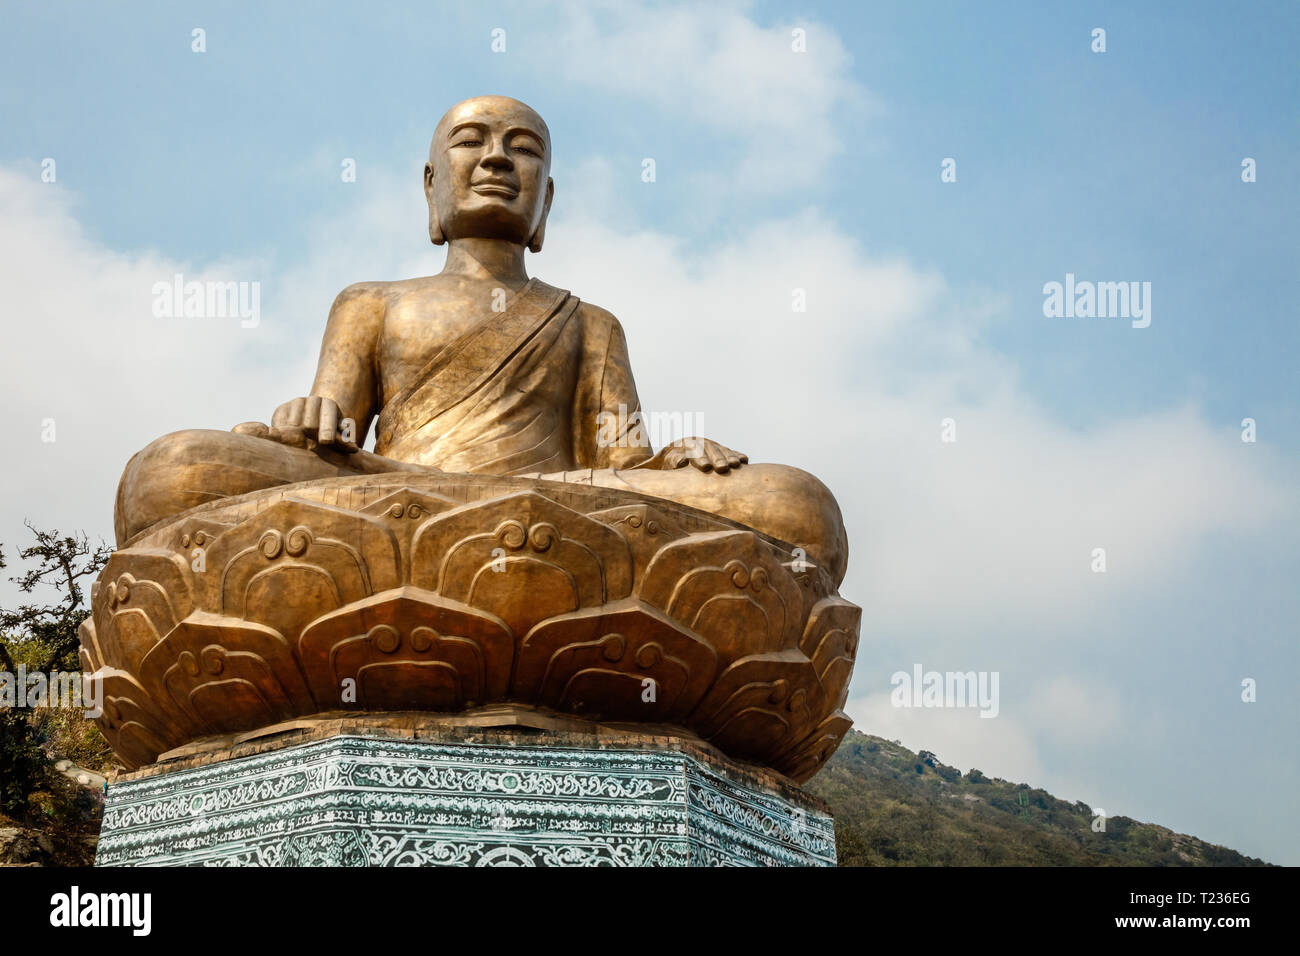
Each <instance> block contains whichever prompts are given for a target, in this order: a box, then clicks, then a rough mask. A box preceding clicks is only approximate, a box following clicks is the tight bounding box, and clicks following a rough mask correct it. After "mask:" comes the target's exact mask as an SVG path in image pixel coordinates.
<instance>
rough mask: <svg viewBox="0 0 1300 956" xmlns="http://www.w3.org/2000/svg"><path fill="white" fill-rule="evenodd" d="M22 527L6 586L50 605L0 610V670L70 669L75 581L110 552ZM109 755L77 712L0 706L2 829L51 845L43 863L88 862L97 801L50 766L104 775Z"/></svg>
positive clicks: (82, 612) (76, 642) (82, 603)
mask: <svg viewBox="0 0 1300 956" xmlns="http://www.w3.org/2000/svg"><path fill="white" fill-rule="evenodd" d="M27 527H28V528H29V530H31V532H32V534H33V535H34V537H35V543H34V544H32V545H31V546H29V547H27V548H24V549H22V550H21V551H19V557H20V558H21V559H22V560H23V561H24V562H25V563H26V568H25V570H24V571H23V573H22V574H20V575H18V576H17V577H13V578H10V580H11V581H13V582H14V583H16V584H17V585H18V587H19V589H20V590H21V591H22V593H23V594H27V595H36V594H39V593H49V592H52V599H49V600H45V601H39V600H34V601H32V602H31V603H27V604H23V605H21V606H19V607H17V608H12V609H0V669H3V670H7V671H10V672H13V671H16V669H17V667H18V665H23V666H24V667H25V668H26V670H27V672H28V673H32V672H35V671H41V672H44V673H46V674H49V673H50V672H53V671H80V670H81V663H80V661H79V659H78V656H79V655H78V650H79V647H80V639H79V637H78V634H77V628H78V627H79V626H80V625H81V622H82V621H83V620H84V619H85V618H86V616H87V615H88V613H89V611H88V608H87V607H86V600H85V592H84V590H83V586H82V582H83V581H84V580H85V579H86V578H88V577H90V578H93V577H94V576H95V575H96V574H98V573H99V571H100V569H101V568H102V567H103V566H104V564H105V562H106V561H107V560H108V556H109V554H111V549H110V548H108V547H107V546H106V545H104V544H103V543H102V542H101V543H99V544H97V545H91V544H90V543H89V541H88V540H87V538H86V536H85V535H84V534H74V535H63V534H60V533H59V532H58V531H40V530H38V529H36V528H34V527H32V526H31V525H30V524H29V525H28V526H27ZM3 567H5V560H4V555H3V553H0V568H3ZM38 589H39V591H38ZM110 758H111V752H110V750H109V748H108V744H107V742H106V741H105V740H104V738H103V736H102V735H101V734H100V732H99V729H98V728H97V727H95V725H94V724H92V723H91V722H90V721H89V720H87V719H86V717H85V716H84V714H83V713H82V712H81V711H79V710H62V709H57V708H45V707H42V708H36V709H31V710H27V709H24V710H14V709H11V708H7V707H0V826H4V825H8V824H6V823H5V821H4V819H3V818H8V819H9V820H10V821H12V822H13V823H16V824H19V825H22V826H25V827H28V828H35V829H39V830H40V831H41V832H42V833H43V834H45V835H46V836H48V837H49V838H50V844H49V845H52V846H53V847H54V848H55V851H54V857H53V862H56V863H61V864H65V865H77V864H81V865H85V864H89V863H90V862H92V861H93V854H94V844H93V840H94V836H95V834H96V833H98V830H99V819H98V818H99V812H100V799H99V795H98V794H96V793H94V792H93V791H91V790H88V789H87V788H85V787H81V786H78V785H77V784H75V783H73V782H72V781H71V780H69V779H68V778H67V777H66V776H64V775H63V774H61V773H59V772H58V771H57V770H56V769H55V768H54V763H55V761H57V760H59V759H68V760H71V761H72V762H73V763H74V764H76V765H77V766H79V767H85V768H87V769H90V770H97V771H99V772H104V771H106V770H107V769H108V766H109V763H110Z"/></svg>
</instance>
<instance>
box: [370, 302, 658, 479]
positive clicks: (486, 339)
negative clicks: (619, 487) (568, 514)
mask: <svg viewBox="0 0 1300 956" xmlns="http://www.w3.org/2000/svg"><path fill="white" fill-rule="evenodd" d="M639 409H640V403H639V401H638V399H637V395H636V385H635V383H634V382H633V379H632V371H631V366H630V363H629V361H628V358H627V345H626V342H625V340H624V338H623V332H622V329H621V328H620V327H619V326H618V323H617V321H615V320H614V319H613V317H612V316H609V315H608V313H604V312H602V311H601V310H592V309H590V308H587V309H583V308H581V302H580V301H579V299H578V298H577V297H576V296H573V295H570V294H569V293H568V292H567V291H565V290H563V289H556V288H554V287H552V286H549V285H547V284H546V283H544V282H541V281H539V280H537V279H530V280H529V281H528V283H527V285H525V286H524V288H523V289H522V290H520V292H519V293H518V294H517V295H516V296H515V297H514V299H512V300H511V302H510V303H509V305H507V307H506V309H505V311H503V312H499V313H493V314H492V315H490V316H488V317H486V318H484V319H483V320H481V321H480V322H478V323H477V324H475V325H473V326H471V327H470V328H469V329H467V330H466V331H465V332H463V333H461V335H459V336H458V337H457V338H456V339H455V340H453V341H452V342H449V343H448V344H447V345H446V346H444V347H443V348H442V349H440V350H439V351H438V352H437V353H436V354H435V355H434V356H433V357H432V358H430V360H429V361H428V363H427V364H426V365H425V366H424V367H423V368H422V369H421V370H420V371H419V373H417V374H416V376H415V377H414V379H412V381H411V382H410V383H409V384H408V385H407V386H406V387H405V388H403V389H402V390H401V391H400V392H398V393H397V394H396V395H394V396H393V397H392V398H391V399H389V401H388V402H387V404H386V405H385V406H384V409H383V411H382V412H381V413H380V416H379V421H378V423H377V426H376V436H375V451H376V453H378V454H380V455H384V456H385V457H388V458H395V459H397V460H399V461H404V462H411V463H414V464H421V465H431V466H433V467H435V468H440V469H442V470H443V471H452V472H466V473H471V474H473V473H478V474H492V475H517V474H530V473H537V472H559V471H566V470H571V469H578V468H605V467H627V466H629V465H631V464H633V463H635V462H636V461H639V460H642V459H645V458H646V457H648V456H649V448H648V446H646V445H644V444H640V445H637V444H631V443H630V441H629V438H630V436H629V434H628V432H630V431H631V429H628V428H624V429H620V433H619V435H618V436H617V438H618V440H617V441H615V442H613V443H612V444H611V443H609V442H608V441H604V442H598V441H597V432H598V424H599V420H600V418H601V412H608V413H609V414H610V415H613V416H615V419H614V420H616V421H618V422H619V423H620V424H622V423H626V422H628V421H629V419H630V420H631V422H632V424H633V425H634V424H635V418H634V416H633V413H635V412H639ZM606 435H607V437H608V432H607V433H606ZM639 441H643V440H639Z"/></svg>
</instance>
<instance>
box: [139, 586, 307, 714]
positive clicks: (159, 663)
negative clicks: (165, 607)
mask: <svg viewBox="0 0 1300 956" xmlns="http://www.w3.org/2000/svg"><path fill="white" fill-rule="evenodd" d="M140 679H141V682H142V683H144V684H146V685H147V686H150V687H157V688H161V689H162V690H164V691H165V693H166V697H165V698H164V699H166V700H168V702H169V703H171V704H174V705H175V706H176V707H178V708H179V709H180V710H181V711H182V712H184V714H185V716H186V717H187V718H188V719H189V720H190V721H192V722H193V723H194V724H196V725H197V726H199V727H201V728H203V732H204V733H208V734H212V733H230V732H233V731H239V730H254V729H256V728H258V727H262V726H265V725H266V724H272V723H275V722H276V721H280V720H287V719H288V718H290V717H295V716H297V715H299V714H303V713H308V712H310V711H311V710H314V709H315V707H314V702H313V701H312V698H311V694H310V693H308V691H307V682H306V681H305V680H304V679H303V676H302V671H301V670H300V669H299V667H298V662H297V661H296V660H295V659H294V656H293V652H292V649H291V647H290V644H289V642H288V641H286V640H285V639H284V637H283V636H282V635H281V634H280V633H279V632H277V631H275V630H273V629H272V628H269V627H267V626H265V625H263V624H258V623H256V622H252V621H241V620H239V619H237V618H230V617H222V616H220V615H216V614H208V613H206V612H204V611H196V612H195V613H194V614H191V615H190V616H189V617H188V618H186V619H185V620H184V621H182V622H181V623H180V624H178V625H177V626H176V627H174V628H173V629H172V630H171V631H170V632H169V633H168V634H167V636H166V637H165V638H164V639H163V641H162V642H161V643H160V644H159V645H158V646H157V647H155V648H154V649H153V650H152V651H151V652H150V653H149V656H148V657H147V658H145V661H144V664H143V665H142V666H141V668H140ZM155 696H159V695H155Z"/></svg>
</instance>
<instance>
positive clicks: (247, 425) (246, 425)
mask: <svg viewBox="0 0 1300 956" xmlns="http://www.w3.org/2000/svg"><path fill="white" fill-rule="evenodd" d="M230 430H231V431H232V432H234V433H235V434H236V435H248V436H249V437H251V438H266V437H267V433H268V432H270V430H271V429H269V428H267V427H266V426H265V425H263V424H262V423H261V422H240V423H239V424H238V425H236V426H235V427H234V428H232V429H230Z"/></svg>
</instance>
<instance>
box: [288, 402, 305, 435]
mask: <svg viewBox="0 0 1300 956" xmlns="http://www.w3.org/2000/svg"><path fill="white" fill-rule="evenodd" d="M306 404H307V399H305V398H295V399H293V400H292V401H288V402H285V403H284V406H285V413H284V424H285V425H286V426H288V427H289V428H301V427H302V409H303V406H304V405H306Z"/></svg>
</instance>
